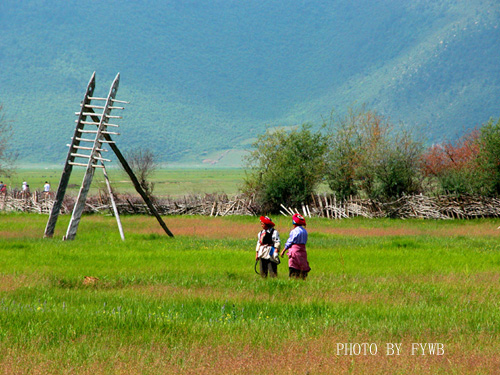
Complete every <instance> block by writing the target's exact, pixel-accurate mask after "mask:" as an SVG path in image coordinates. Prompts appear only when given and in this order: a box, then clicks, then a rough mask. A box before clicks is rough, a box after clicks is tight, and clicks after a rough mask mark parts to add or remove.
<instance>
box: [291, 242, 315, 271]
mask: <svg viewBox="0 0 500 375" xmlns="http://www.w3.org/2000/svg"><path fill="white" fill-rule="evenodd" d="M288 267H292V268H295V269H297V270H301V271H304V272H309V271H310V270H311V267H309V262H308V261H307V252H306V245H304V244H301V245H297V244H293V245H292V247H290V248H289V249H288Z"/></svg>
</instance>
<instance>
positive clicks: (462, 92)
mask: <svg viewBox="0 0 500 375" xmlns="http://www.w3.org/2000/svg"><path fill="white" fill-rule="evenodd" d="M94 71H96V76H97V89H96V95H98V96H106V95H107V92H108V90H109V86H110V84H111V82H112V80H113V78H114V77H115V75H116V74H117V73H118V72H120V75H121V81H120V88H119V90H118V95H117V98H118V99H122V100H128V101H130V102H131V104H129V105H126V110H125V112H124V113H123V115H124V119H123V120H120V125H121V127H120V132H121V133H122V135H121V136H119V137H118V138H116V140H117V143H118V146H119V147H120V149H122V151H126V150H128V149H130V148H134V147H138V146H141V145H146V146H147V147H150V148H151V149H153V150H154V151H155V152H157V153H158V154H159V155H160V156H161V158H162V160H163V161H165V162H168V163H185V164H189V163H190V164H200V163H202V161H203V160H204V159H210V160H219V159H220V161H219V165H237V164H238V160H239V156H241V153H242V152H243V151H244V150H245V149H247V148H248V147H249V144H250V143H251V141H252V140H253V139H254V138H255V137H256V136H257V135H258V134H260V133H262V132H264V131H265V129H266V127H270V126H271V127H272V126H288V125H296V124H301V123H303V122H309V123H313V124H318V125H319V124H320V123H321V122H322V121H323V120H322V119H327V118H328V117H329V116H330V114H331V112H332V110H335V111H336V112H337V113H339V114H341V113H342V112H344V111H345V110H346V109H347V108H348V107H350V106H353V105H355V103H357V104H358V105H359V104H363V103H365V104H366V105H367V107H368V108H370V109H375V110H377V111H378V112H379V113H381V114H383V115H385V116H387V117H390V118H391V119H392V120H393V122H399V121H402V122H404V123H406V124H408V125H410V126H419V127H420V126H425V127H426V129H427V132H428V140H429V142H438V141H440V140H443V139H453V138H455V137H457V136H458V135H460V134H462V133H463V132H464V131H465V129H468V128H472V127H474V126H476V125H480V124H482V123H484V122H486V121H487V120H488V119H489V118H490V117H498V116H499V115H500V100H499V98H500V2H499V1H498V0H494V1H487V0H467V1H461V0H458V1H451V0H432V1H427V0H412V1H407V0H397V1H396V0H378V1H373V0H355V1H352V0H332V1H326V0H295V1H291V0H275V1H267V0H260V1H251V0H246V1H245V0H211V1H205V0H197V1H196V0H186V1H181V0H170V1H169V0H162V1H153V0H149V1H133V2H132V1H114V0H108V1H103V2H100V1H91V0H79V1H74V0H66V1H55V0H24V1H18V0H1V1H0V103H2V104H3V105H4V112H5V113H4V114H5V115H6V116H7V117H8V118H9V119H11V120H13V121H14V122H13V126H14V130H15V137H14V139H13V141H12V146H13V149H14V150H15V151H17V152H19V153H20V161H21V162H24V163H61V164H62V163H63V162H64V159H65V157H66V153H67V147H65V145H66V143H68V141H69V138H70V137H71V136H72V133H73V130H74V120H75V117H74V112H75V111H78V110H79V103H80V101H81V100H82V98H83V94H84V91H85V88H86V86H87V83H88V81H89V79H90V76H91V74H92V72H94Z"/></svg>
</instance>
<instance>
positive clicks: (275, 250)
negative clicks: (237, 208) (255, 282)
mask: <svg viewBox="0 0 500 375" xmlns="http://www.w3.org/2000/svg"><path fill="white" fill-rule="evenodd" d="M260 225H261V227H262V230H261V231H260V232H259V234H258V235H257V247H256V248H255V260H256V261H260V276H262V277H267V275H268V274H269V276H270V277H276V276H278V264H279V263H280V259H279V256H278V255H279V251H280V245H281V243H280V235H279V233H278V231H277V230H276V229H274V226H275V224H274V223H273V221H272V220H271V219H270V218H269V217H267V216H261V217H260Z"/></svg>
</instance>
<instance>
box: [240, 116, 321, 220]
mask: <svg viewBox="0 0 500 375" xmlns="http://www.w3.org/2000/svg"><path fill="white" fill-rule="evenodd" d="M326 148H327V143H326V139H325V137H324V136H323V135H322V134H321V132H319V131H318V132H313V131H312V130H311V126H310V125H307V124H304V125H302V126H301V127H300V128H298V129H294V130H291V131H286V130H284V129H278V130H267V131H266V133H265V134H263V135H260V136H259V137H258V138H257V141H256V142H254V144H253V151H252V152H251V153H250V154H249V156H248V157H247V158H246V159H245V167H246V178H245V181H244V187H243V191H244V192H245V193H246V194H251V195H254V196H255V198H256V201H257V203H259V204H260V206H261V209H262V211H263V212H279V210H280V204H284V205H286V206H291V207H297V206H298V205H300V204H301V203H308V202H309V201H310V199H311V194H312V193H313V192H314V190H315V188H316V187H317V185H318V184H319V183H320V182H321V180H322V178H323V174H324V166H325V152H326Z"/></svg>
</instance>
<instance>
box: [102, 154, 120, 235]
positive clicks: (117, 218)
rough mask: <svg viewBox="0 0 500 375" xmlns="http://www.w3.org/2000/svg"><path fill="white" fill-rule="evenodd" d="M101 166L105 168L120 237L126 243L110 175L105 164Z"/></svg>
mask: <svg viewBox="0 0 500 375" xmlns="http://www.w3.org/2000/svg"><path fill="white" fill-rule="evenodd" d="M101 164H102V166H103V168H102V172H103V173H104V180H106V186H107V187H108V192H109V199H110V200H111V206H113V212H114V213H115V218H116V223H117V224H118V231H119V232H120V237H121V238H122V241H125V235H124V234H123V227H122V222H121V220H120V213H119V212H118V208H117V207H116V203H115V198H114V197H113V191H112V190H111V184H110V183H109V177H108V173H107V172H106V168H105V167H104V163H103V162H102V161H101Z"/></svg>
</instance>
